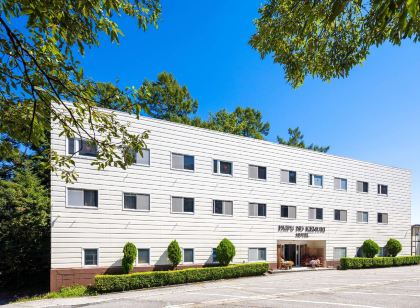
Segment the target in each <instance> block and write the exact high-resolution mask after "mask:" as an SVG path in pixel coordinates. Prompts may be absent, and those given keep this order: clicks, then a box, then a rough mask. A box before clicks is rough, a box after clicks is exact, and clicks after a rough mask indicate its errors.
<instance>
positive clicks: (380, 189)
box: [378, 184, 388, 196]
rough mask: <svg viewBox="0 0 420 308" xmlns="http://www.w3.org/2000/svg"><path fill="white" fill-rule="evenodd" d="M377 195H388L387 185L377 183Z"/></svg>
mask: <svg viewBox="0 0 420 308" xmlns="http://www.w3.org/2000/svg"><path fill="white" fill-rule="evenodd" d="M378 195H382V196H388V185H382V184H378Z"/></svg>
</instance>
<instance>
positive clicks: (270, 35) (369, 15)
mask: <svg viewBox="0 0 420 308" xmlns="http://www.w3.org/2000/svg"><path fill="white" fill-rule="evenodd" d="M259 14H260V16H259V18H258V19H256V21H255V25H256V28H257V30H256V33H255V34H254V35H253V36H252V37H251V39H250V42H249V43H250V45H251V46H252V47H253V48H255V49H256V50H257V51H258V52H259V53H260V55H261V57H262V58H264V57H266V56H267V55H269V54H272V55H273V59H274V62H275V63H281V64H282V65H283V66H284V69H285V74H286V79H287V81H288V82H289V83H290V84H291V85H292V86H293V87H298V86H300V85H301V84H302V83H303V82H304V79H305V76H307V75H312V76H318V77H319V78H321V79H322V80H330V79H331V78H343V77H347V76H348V75H349V72H350V70H351V69H352V68H353V67H355V66H356V65H358V64H361V63H363V61H364V60H365V59H366V57H367V56H368V55H369V49H370V48H371V47H372V46H379V45H381V44H382V43H384V42H386V41H389V42H391V43H392V44H393V45H400V44H401V42H402V40H404V39H412V40H413V41H414V42H417V41H418V40H419V38H420V1H418V0H383V1H377V0H370V1H366V0H365V1H362V0H359V1H351V0H342V1H336V0H326V1H301V0H286V1H284V0H268V2H267V3H266V4H265V5H264V6H262V7H261V8H260V9H259Z"/></svg>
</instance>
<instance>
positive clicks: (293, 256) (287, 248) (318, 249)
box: [277, 240, 326, 268]
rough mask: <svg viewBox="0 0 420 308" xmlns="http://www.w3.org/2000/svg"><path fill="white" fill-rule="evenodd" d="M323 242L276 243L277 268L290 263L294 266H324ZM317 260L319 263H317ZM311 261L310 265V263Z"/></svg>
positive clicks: (324, 245)
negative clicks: (314, 264)
mask: <svg viewBox="0 0 420 308" xmlns="http://www.w3.org/2000/svg"><path fill="white" fill-rule="evenodd" d="M325 247H326V242H325V241H310V240H308V241H281V240H278V241H277V268H282V266H283V263H285V262H287V261H292V262H293V264H294V266H298V267H299V266H312V264H313V262H314V261H312V260H315V261H316V262H315V263H316V264H318V263H319V265H318V266H325ZM317 260H319V262H318V261H317ZM311 261H312V263H311Z"/></svg>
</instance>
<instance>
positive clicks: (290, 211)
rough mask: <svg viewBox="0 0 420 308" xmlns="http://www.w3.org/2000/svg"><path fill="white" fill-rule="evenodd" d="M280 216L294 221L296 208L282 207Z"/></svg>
mask: <svg viewBox="0 0 420 308" xmlns="http://www.w3.org/2000/svg"><path fill="white" fill-rule="evenodd" d="M280 216H281V217H282V218H292V219H296V206H288V205H282V206H281V211H280Z"/></svg>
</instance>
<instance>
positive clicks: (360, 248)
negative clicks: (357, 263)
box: [356, 247, 363, 258]
mask: <svg viewBox="0 0 420 308" xmlns="http://www.w3.org/2000/svg"><path fill="white" fill-rule="evenodd" d="M356 257H357V258H361V257H363V253H362V247H356Z"/></svg>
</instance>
